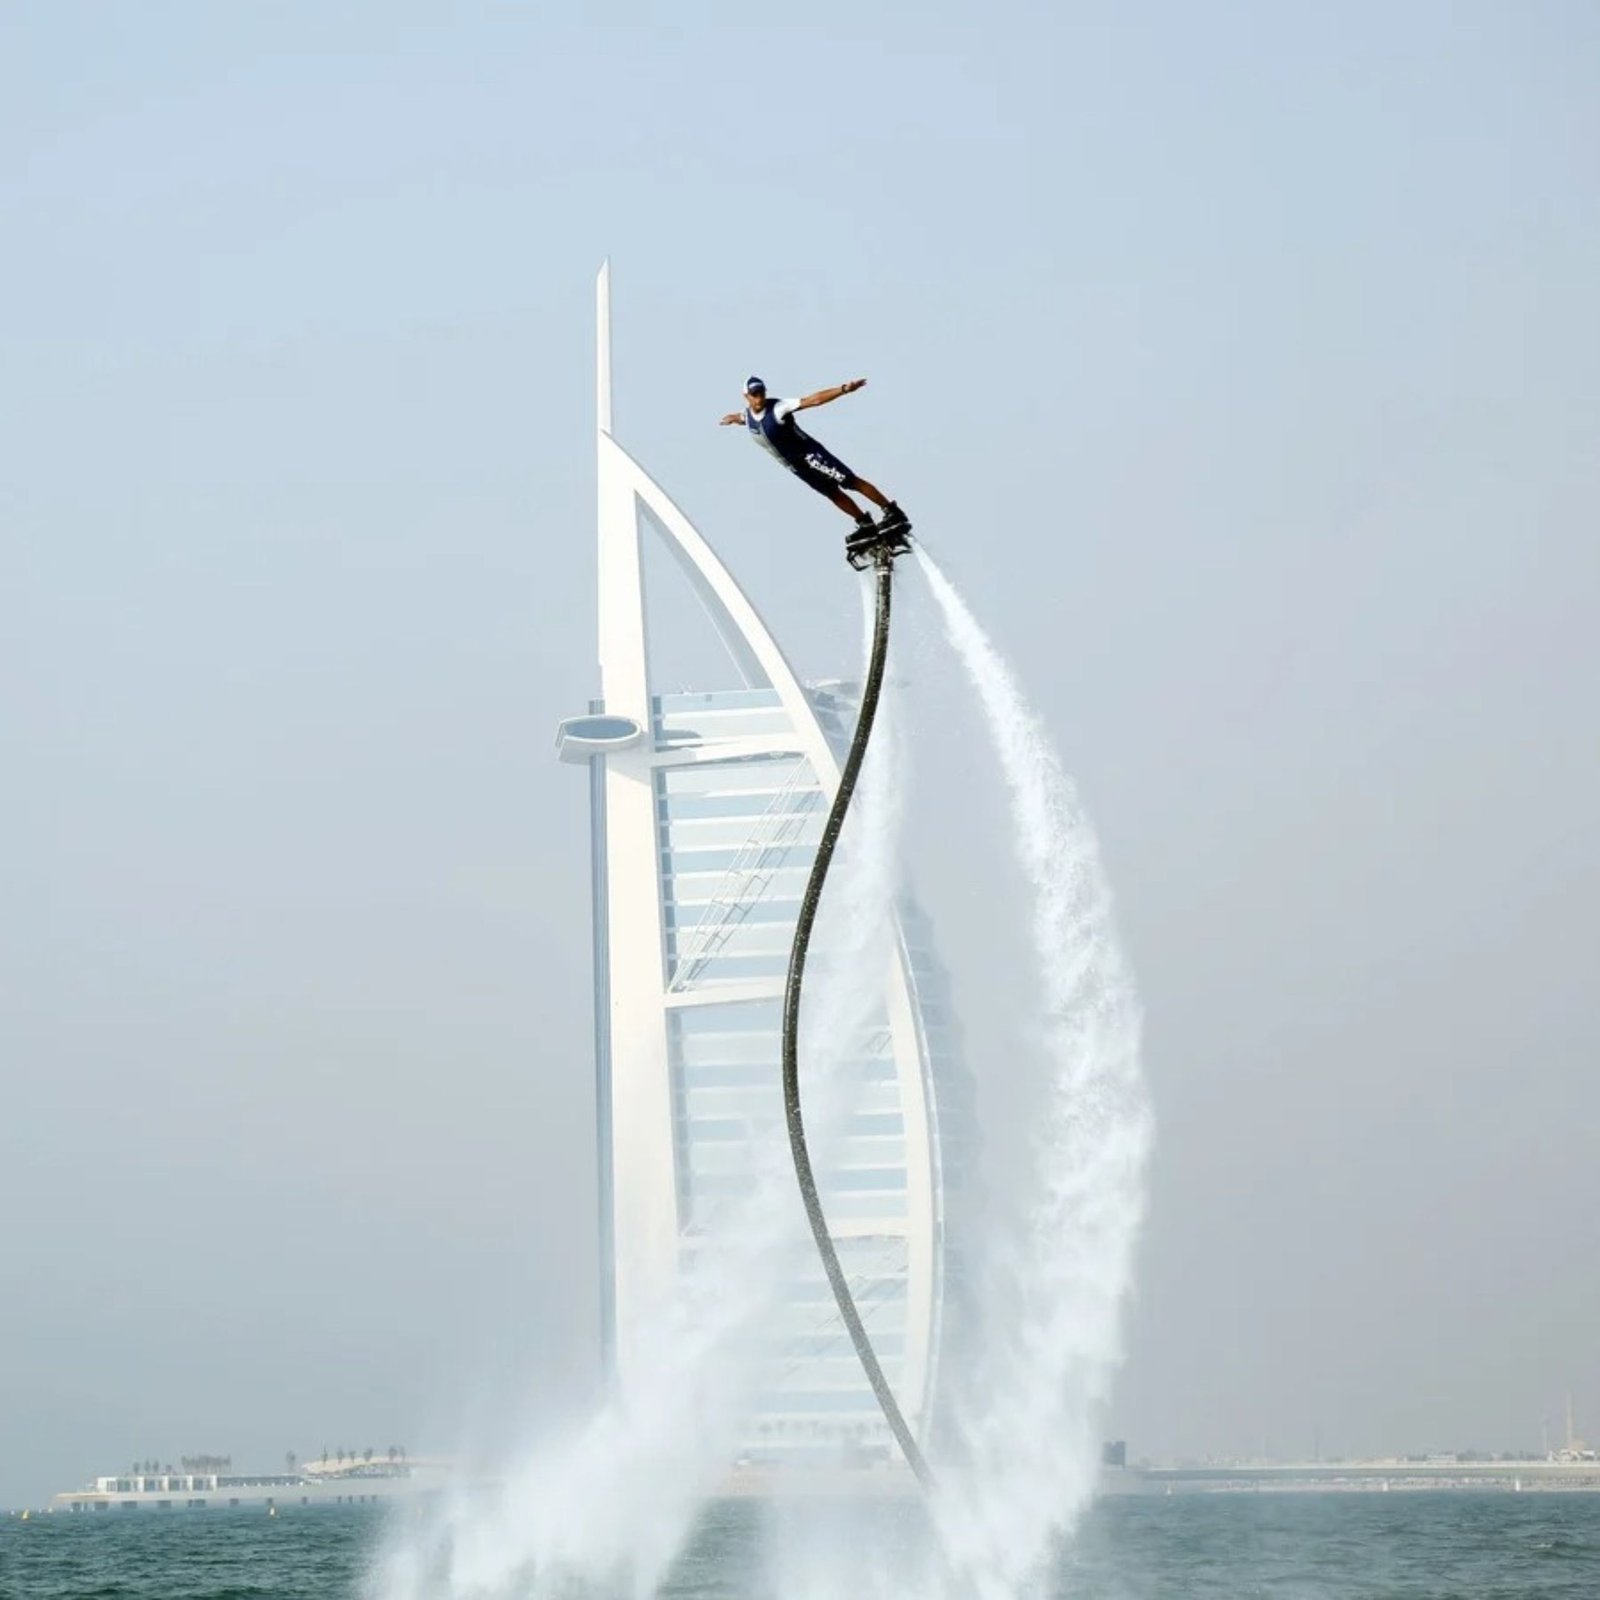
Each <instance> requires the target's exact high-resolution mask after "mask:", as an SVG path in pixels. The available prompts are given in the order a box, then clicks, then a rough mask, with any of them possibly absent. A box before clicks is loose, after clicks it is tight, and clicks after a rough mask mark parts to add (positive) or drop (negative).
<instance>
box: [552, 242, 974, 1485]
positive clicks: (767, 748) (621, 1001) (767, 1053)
mask: <svg viewBox="0 0 1600 1600" xmlns="http://www.w3.org/2000/svg"><path fill="white" fill-rule="evenodd" d="M609 298H610V288H609V274H608V270H607V269H603V270H602V272H601V275H600V281H599V285H598V318H599V334H598V372H597V390H598V417H597V440H598V470H599V529H598V532H599V645H600V648H599V661H600V677H601V684H600V688H601V692H600V696H599V698H598V699H597V700H596V701H595V702H594V703H593V704H592V705H591V707H590V710H589V713H588V714H587V715H585V716H579V717H574V718H571V719H569V720H568V721H567V722H565V723H563V724H562V726H561V729H560V730H559V733H558V750H559V753H560V755H561V757H562V759H563V760H566V761H571V762H574V763H582V764H586V765H587V766H588V768H589V772H590V796H591V809H592V832H593V884H594V930H595V938H594V963H595V1040H596V1112H597V1124H598V1129H599V1142H600V1151H599V1172H600V1223H601V1241H602V1251H603V1256H604V1259H603V1261H602V1280H603V1291H602V1292H603V1295H604V1305H603V1317H602V1321H603V1325H604V1330H605V1332H604V1337H605V1340H606V1344H607V1356H608V1360H610V1361H611V1362H612V1363H613V1364H614V1366H615V1368H616V1371H617V1373H618V1376H619V1379H620V1381H622V1382H623V1383H624V1384H625V1383H626V1382H627V1378H628V1373H629V1369H630V1367H631V1366H632V1364H633V1363H634V1361H635V1360H636V1359H637V1351H636V1349H635V1344H634V1341H635V1339H636V1338H639V1337H644V1336H645V1335H646V1330H645V1327H644V1319H645V1317H646V1313H647V1311H648V1308H649V1307H650V1306H652V1305H653V1304H655V1303H657V1302H658V1301H659V1300H660V1299H661V1298H662V1297H663V1296H664V1295H665V1294H666V1293H667V1292H668V1291H669V1289H670V1287H671V1284H672V1281H673V1280H674V1278H675V1276H676V1274H677V1273H678V1272H679V1270H680V1268H681V1266H682V1264H683V1262H684V1260H685V1258H686V1255H687V1254H689V1253H692V1251H693V1249H694V1248H695V1241H696V1239H697V1238H698V1237H700V1236H702V1235H703V1234H704V1232H705V1230H706V1227H707V1224H708V1222H709V1221H710V1219H711V1218H712V1217H713V1216H714V1215H715V1214H716V1213H717V1211H718V1210H719V1208H721V1207H723V1206H726V1205H728V1204H736V1203H737V1201H738V1199H739V1197H740V1196H741V1195H743V1194H746V1193H748V1191H749V1190H750V1188H751V1187H752V1184H753V1182H754V1161H755V1158H756V1150H757V1146H758V1143H759V1142H760V1141H761V1140H766V1141H768V1142H769V1144H770V1140H771V1139H772V1138H773V1137H774V1130H779V1131H778V1132H777V1135H776V1136H777V1137H778V1138H780V1139H781V1137H782V1136H781V1128H782V1120H783V1112H782V1096H781V1087H780V1055H779V1034H780V1006H781V1001H782V994H783V982H784V972H785V968H786V965H787V961H788V953H789V943H790V939H791V937H792V934H793V930H794V924H795V919H796V916H797V914H798V910H799V900H800V895H801V892H802V890H803V887H804V884H805V880H806V876H807V874H808V872H809V870H810V867H811V864H812V859H813V855H814V852H815V849H816V845H817V840H818V838H819V836H820V833H821V828H822V823H823V819H824V817H825V815H826V813H827V809H828V806H829V804H830V803H831V800H832V797H833V794H834V791H835V788H836V786H837V783H838V776H839V767H840V758H841V751H842V748H843V745H844V743H845V742H846V741H847V738H848V732H849V728H850V726H851V725H852V723H853V720H854V706H853V704H852V702H851V698H850V695H849V692H848V691H847V690H843V691H842V690H840V689H838V688H837V687H834V688H818V687H810V686H806V685H803V684H802V683H801V682H800V681H799V679H798V678H797V677H796V675H795V673H794V671H793V670H792V669H791V667H790V665H789V663H788V661H787V660H786V659H785V657H784V655H783V652H782V650H781V649H780V648H779V646H778V644H777V642H776V640H775V639H774V638H773V636H772V634H771V633H770V632H769V630H768V629H767V627H766V625H765V624H764V623H763V622H762V620H761V618H760V617H759V616H758V615H757V613H756V611H755V608H754V607H753V606H752V605H751V603H750V601H749V599H748V598H747V597H746V595H745V594H744V593H743V591H742V590H741V589H740V588H739V586H738V584H737V583H736V582H735V581H734V579H733V577H732V575H731V574H730V573H729V572H728V570H727V568H726V567H725V566H724V565H723V564H722V562H721V561H720V560H719V559H718V558H717V556H716V555H715V554H714V552H713V551H712V549H711V547H710V546H709V545H708V544H707V543H706V541H705V539H704V538H703V537H702V536H701V534H700V533H699V532H698V531H697V530H696V529H695V528H694V527H693V526H692V525H691V523H690V522H689V520H688V518H687V517H685V516H684V514H683V513H682V511H681V510H679V508H678V507H677V506H676V505H675V504H674V503H673V502H672V500H671V499H670V497H669V496H668V495H667V494H666V492H665V491H664V490H663V489H662V488H661V486H660V485H659V484H658V483H657V482H656V481H655V480H654V479H653V478H651V477H650V475H649V474H648V473H647V472H646V471H645V470H644V468H643V467H642V466H641V465H640V464H639V463H638V462H637V461H636V460H634V458H633V457H632V456H631V455H629V454H628V452H627V451H626V450H625V449H624V448H623V446H622V445H621V444H620V443H619V442H618V441H617V439H616V438H615V436H614V435H613V432H612V415H611V361H610V342H611V341H610V306H609ZM649 539H659V540H660V541H661V542H662V543H663V545H664V546H665V548H666V550H667V551H668V552H669V553H670V555H671V556H672V557H673V558H674V559H675V561H676V563H677V565H678V567H679V568H680V569H681V571H682V572H683V574H684V575H685V576H686V577H687V579H688V581H689V583H690V585H691V586H692V587H693V590H694V592H695V594H696V596H697V598H698V600H699V602H700V605H701V607H702V608H703V610H704V612H705V614H706V616H707V618H708V619H709V626H710V627H712V628H714V629H715V630H716V632H717V634H718V635H719V636H720V639H721V642H722V644H723V646H724V647H725V649H726V652H727V655H728V657H729V659H730V660H731V661H732V663H733V665H734V672H735V674H736V676H737V677H738V679H739V680H740V681H738V682H737V683H734V684H729V685H727V686H717V687H708V688H707V689H706V690H704V691H698V692H695V691H683V690H677V691H673V692H663V691H662V690H661V689H660V688H658V687H657V685H655V684H654V683H653V682H652V679H651V666H650V652H649V643H648V641H649V635H650V617H649V615H648V611H647V607H646V602H645V585H644V578H643V550H642V542H643V541H645V540H649ZM895 935H896V936H895V939H894V941H893V946H894V948H893V951H892V954H891V956H890V959H889V960H888V962H887V965H886V969H885V971H884V973H883V976H882V995H881V1004H878V1005H877V1006H876V1012H877V1014H876V1016H875V1017H874V1018H873V1019H872V1020H871V1022H870V1024H869V1026H868V1027H867V1029H866V1031H865V1033H864V1035H863V1036H862V1038H861V1041H860V1044H859V1046H858V1047H856V1048H854V1049H853V1050H852V1052H851V1059H850V1060H848V1061H846V1062H843V1063H840V1064H839V1066H838V1068H837V1070H838V1071H839V1072H840V1073H841V1074H842V1075H844V1077H845V1079H846V1081H847V1083H848V1085H849V1088H850V1090H851V1092H850V1094H849V1111H848V1115H847V1117H846V1118H845V1120H844V1122H843V1124H842V1125H841V1126H839V1127H837V1128H836V1129H834V1130H833V1137H832V1139H831V1140H830V1152H829V1154H830V1159H829V1161H828V1164H827V1170H826V1173H825V1174H824V1179H823V1185H822V1197H823V1203H824V1207H825V1210H826V1213H827V1216H828V1219H829V1223H830V1226H831V1228H832V1231H833V1234H834V1237H835V1239H836V1241H837V1243H838V1248H839V1253H840V1257H841V1261H842V1263H843V1265H844V1269H845V1271H846V1273H847V1275H848V1276H849V1277H850V1279H851V1281H852V1285H853V1288H854V1290H855V1293H856V1295H857V1298H858V1301H859V1303H860V1305H861V1308H862V1313H863V1317H864V1320H865V1321H866V1324H867V1327H868V1329H869V1332H870V1333H871V1335H872V1337H873V1340H874V1343H875V1344H876V1346H877V1348H878V1351H879V1354H880V1357H881V1359H882V1361H883V1365H884V1368H885V1371H886V1373H887V1374H888V1376H889V1379H890V1381H891V1383H892V1384H893V1385H894V1388H895V1391H896V1394H897V1396H898V1397H899V1399H900V1402H901V1405H902V1407H903V1409H904V1410H905V1412H906V1415H907V1417H908V1420H909V1421H910V1422H911V1425H912V1427H913V1428H914V1429H918V1430H920V1431H925V1430H926V1426H927V1423H928V1421H929V1419H930V1414H931V1408H932V1405H933V1400H934V1396H935V1392H936V1388H937V1374H938V1363H939V1350H940V1345H941V1335H942V1324H943V1316H944V1310H945V1306H946V1302H947V1299H948V1298H949V1297H950V1295H951V1293H952V1286H953V1280H954V1279H955V1278H956V1277H957V1276H958V1272H957V1269H956V1265H955V1258H954V1255H953V1252H952V1250H951V1248H950V1230H949V1228H948V1227H947V1218H946V1202H947V1197H948V1195H949V1192H950V1190H951V1188H952V1185H953V1184H954V1183H955V1182H956V1179H957V1171H956V1169H957V1168H958V1167H959V1166H960V1164H961V1163H960V1160H959V1152H960V1141H959V1139H957V1138H956V1137H955V1136H954V1135H953V1132H952V1131H951V1129H948V1128H947V1129H944V1130H942V1129H941V1117H942V1116H943V1119H944V1120H945V1121H946V1122H952V1121H962V1122H964V1120H965V1106H964V1104H958V1100H959V1098H960V1096H961V1093H962V1079H961V1076H960V1074H959V1071H958V1070H957V1067H956V1050H955V1045H954V1040H953V1038H952V1036H951V1031H950V1030H951V1026H952V1024H951V1020H950V1018H949V1016H948V1009H947V1007H946V1005H945V1001H944V986H943V983H942V979H941V976H940V973H939V969H938V967H937V963H936V961H935V960H934V958H933V956H932V952H931V947H930V944H929V941H928V938H927V930H926V927H925V925H924V924H923V923H922V921H921V919H920V918H919V917H918V916H917V915H916V913H915V911H914V910H912V909H911V908H907V909H906V910H905V911H904V912H903V913H902V914H901V917H900V919H899V921H898V923H897V926H896V930H895ZM808 1261H809V1258H808ZM782 1299H783V1303H782V1305H781V1308H780V1309H779V1311H778V1313H777V1318H776V1321H775V1322H774V1324H773V1326H772V1328H771V1330H770V1339H769V1341H768V1344H769V1346H770V1351H771V1359H770V1371H769V1374H768V1376H767V1378H766V1381H765V1382H764V1385H763V1388H762V1392H761V1394H760V1396H759V1400H758V1404H757V1410H756V1415H755V1417H754V1420H753V1423H752V1433H751V1437H750V1440H749V1444H748V1447H747V1451H748V1454H749V1455H750V1456H751V1457H752V1458H755V1459H762V1458H766V1459H792V1458H798V1457H804V1456H806V1455H809V1454H818V1453H821V1454H831V1453H835V1452H837V1450H838V1449H839V1448H840V1446H841V1445H847V1446H849V1447H850V1448H851V1449H852V1450H854V1451H857V1452H861V1453H864V1454H865V1455H866V1456H867V1457H868V1458H871V1457H873V1456H878V1455H887V1454H888V1449H889V1436H888V1433H887V1429H886V1428H885V1427H884V1426H883V1424H882V1421H881V1418H880V1417H879V1415H878V1412H877V1407H876V1402H875V1401H874V1399H873V1396H872V1393H871V1390H870V1388H869V1387H868V1386H867V1383H866V1380H865V1378H864V1377H863V1375H862V1373H861V1371H860V1369H859V1366H858V1365H857V1363H856V1360H855V1355H854V1352H853V1351H852V1349H851V1347H850V1343H849V1340H848V1337H847V1335H846V1334H845V1331H844V1329H843V1327H842V1325H841V1324H840V1322H839V1318H838V1314H837V1311H836V1310H835V1309H834V1306H833V1302H832V1298H831V1295H830V1293H829V1290H828V1287H827V1283H826V1280H825V1279H824V1277H823V1275H822V1272H821V1268H820V1266H819V1265H816V1264H815V1263H810V1267H809V1270H806V1271H803V1272H800V1273H799V1274H797V1275H796V1276H795V1277H794V1278H793V1279H792V1281H790V1282H789V1283H788V1285H787V1288H786V1290H785V1291H784V1294H783V1297H782Z"/></svg>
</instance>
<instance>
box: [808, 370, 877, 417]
mask: <svg viewBox="0 0 1600 1600" xmlns="http://www.w3.org/2000/svg"><path fill="white" fill-rule="evenodd" d="M866 386H867V380H866V379H865V378H852V379H851V380H850V381H849V382H848V383H841V384H838V385H837V386H836V387H834V388H832V389H818V390H817V392H816V393H815V394H808V395H807V396H806V397H805V399H804V400H802V401H801V402H800V410H802V411H807V410H809V409H810V408H811V407H812V406H825V405H827V403H828V402H829V401H830V400H837V399H838V398H839V397H840V396H841V395H846V394H854V393H855V392H856V390H857V389H864V388H866Z"/></svg>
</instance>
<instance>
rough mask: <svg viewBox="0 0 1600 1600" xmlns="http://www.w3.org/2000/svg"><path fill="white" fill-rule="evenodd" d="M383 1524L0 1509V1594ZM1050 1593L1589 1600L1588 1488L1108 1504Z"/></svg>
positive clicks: (255, 1559)
mask: <svg viewBox="0 0 1600 1600" xmlns="http://www.w3.org/2000/svg"><path fill="white" fill-rule="evenodd" d="M385 1529H386V1523H385V1518H384V1513H383V1512H381V1511H379V1510H376V1509H368V1508H361V1507H351V1508H339V1509H328V1510H321V1509H317V1510H293V1509H286V1510H285V1511H284V1512H283V1513H282V1514H281V1515H280V1516H278V1517H276V1518H268V1517H267V1516H266V1515H265V1514H264V1513H259V1512H245V1511H234V1512H228V1511H211V1512H196V1513H192V1514H184V1513H174V1514H171V1515H162V1514H160V1513H138V1514H127V1515H118V1514H116V1513H110V1514H107V1515H105V1516H98V1517H91V1516H89V1515H79V1516H65V1515H59V1514H58V1515H55V1516H38V1515H35V1516H34V1517H33V1518H31V1519H30V1520H28V1521H26V1522H24V1521H22V1520H21V1519H20V1518H17V1517H0V1596H3V1597H4V1600H347V1597H348V1600H358V1597H361V1596H362V1595H363V1584H362V1579H363V1575H364V1574H365V1572H366V1571H367V1569H368V1566H369V1564H370V1562H371V1560H372V1557H373V1554H374V1552H375V1551H376V1550H377V1548H378V1545H379V1543H380V1541H381V1540H382V1538H383V1536H384V1533H385ZM765 1549H766V1534H765V1530H764V1527H763V1523H762V1517H761V1513H760V1512H759V1511H757V1510H755V1509H753V1508H751V1507H750V1506H748V1505H728V1506H723V1507H719V1508H717V1509H716V1510H714V1511H712V1512H711V1513H710V1514H709V1515H708V1516H707V1518H706V1520H705V1522H704V1524H703V1525H702V1527H701V1530H700V1533H699V1535H698V1537H697V1538H696V1540H695V1542H694V1544H693V1546H692V1547H691V1549H690V1550H689V1551H688V1552H687V1553H686V1554H685V1556H684V1558H683V1559H682V1560H681V1561H680V1562H679V1564H678V1567H677V1570H676V1571H675V1572H674V1573H673V1575H672V1577H671V1579H670V1580H669V1582H668V1584H667V1586H666V1588H665V1589H664V1590H663V1591H662V1593H663V1595H665V1596H667V1597H670V1600H782V1597H781V1596H778V1595H775V1594H774V1593H773V1590H772V1581H771V1579H770V1577H769V1576H768V1575H767V1574H768V1570H769V1569H768V1564H767V1561H766V1559H765ZM845 1570H848V1568H847V1567H846V1569H845ZM1053 1589H1054V1593H1055V1594H1056V1595H1057V1596H1060V1597H1062V1600H1066V1597H1082V1600H1169V1597H1170V1600H1178V1597H1180V1596H1181V1597H1183V1600H1211V1597H1216V1600H1222V1597H1227V1600H1254V1597H1271V1600H1333V1597H1339V1600H1347V1597H1355V1596H1359V1597H1362V1600H1380V1597H1382V1600H1389V1597H1393V1600H1457V1597H1459V1600H1468V1597H1471V1600H1534V1597H1539V1600H1600V1495H1583V1494H1521V1495H1514V1494H1505V1493H1498V1494H1490V1493H1485V1494H1475V1493H1466V1492H1460V1493H1443V1494H1440V1493H1435V1494H1426V1493H1415V1494H1413V1493H1408V1494H1389V1495H1380V1494H1362V1495H1357V1494H1268V1495H1175V1496H1171V1497H1158V1498H1157V1497H1153V1498H1125V1499H1124V1498H1117V1499H1111V1500H1107V1501H1104V1502H1102V1503H1101V1504H1100V1505H1099V1506H1097V1507H1096V1508H1095V1510H1094V1511H1093V1512H1092V1513H1091V1514H1090V1516H1089V1518H1088V1520H1087V1521H1086V1523H1085V1525H1084V1527H1083V1529H1082V1530H1081V1533H1080V1536H1079V1538H1078V1540H1077V1541H1076V1544H1075V1546H1074V1548H1073V1550H1072V1551H1071V1552H1070V1553H1069V1554H1067V1555H1066V1556H1065V1557H1064V1558H1063V1560H1062V1561H1061V1563H1060V1564H1059V1566H1058V1569H1057V1571H1056V1573H1055V1577H1054V1584H1053ZM461 1600H465V1597H461ZM808 1600H815V1596H814V1594H810V1593H808ZM839 1600H860V1592H859V1591H854V1590H851V1589H849V1588H848V1587H846V1588H842V1589H841V1593H840V1595H839ZM908 1600H912V1597H908Z"/></svg>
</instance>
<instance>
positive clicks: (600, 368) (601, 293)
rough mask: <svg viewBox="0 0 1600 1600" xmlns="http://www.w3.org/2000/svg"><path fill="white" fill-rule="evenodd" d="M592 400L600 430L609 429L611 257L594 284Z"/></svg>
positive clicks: (601, 265)
mask: <svg viewBox="0 0 1600 1600" xmlns="http://www.w3.org/2000/svg"><path fill="white" fill-rule="evenodd" d="M594 312H595V329H594V366H595V371H594V399H595V423H596V426H597V427H598V428H599V430H600V432H601V433H610V432H611V258H610V257H609V256H607V257H606V259H605V260H604V261H603V262H601V264H600V276H599V277H598V278H596V279H595V283H594Z"/></svg>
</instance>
